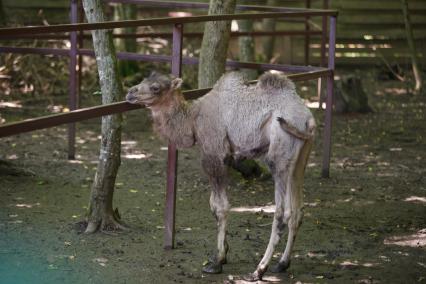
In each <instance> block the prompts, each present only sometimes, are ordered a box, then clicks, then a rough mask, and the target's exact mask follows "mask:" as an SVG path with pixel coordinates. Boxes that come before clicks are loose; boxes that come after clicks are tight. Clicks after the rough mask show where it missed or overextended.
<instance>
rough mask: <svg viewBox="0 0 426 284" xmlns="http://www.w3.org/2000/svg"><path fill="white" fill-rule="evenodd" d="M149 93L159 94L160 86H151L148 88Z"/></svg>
mask: <svg viewBox="0 0 426 284" xmlns="http://www.w3.org/2000/svg"><path fill="white" fill-rule="evenodd" d="M150 89H151V91H152V92H153V93H155V94H157V93H158V92H160V86H159V85H158V84H152V85H151V87H150Z"/></svg>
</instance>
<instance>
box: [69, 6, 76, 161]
mask: <svg viewBox="0 0 426 284" xmlns="http://www.w3.org/2000/svg"><path fill="white" fill-rule="evenodd" d="M77 4H78V3H77V0H71V23H72V24H74V23H77V21H78V18H77V17H78V12H77V10H78V5H77ZM70 43H71V48H70V50H69V57H70V62H69V72H70V75H69V102H68V107H69V109H70V110H75V109H77V101H78V98H77V72H76V67H77V33H76V32H71V33H70ZM75 133H76V125H75V123H70V124H68V159H69V160H74V159H75Z"/></svg>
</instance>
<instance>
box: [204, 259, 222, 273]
mask: <svg viewBox="0 0 426 284" xmlns="http://www.w3.org/2000/svg"><path fill="white" fill-rule="evenodd" d="M203 272H204V273H209V274H219V273H222V264H221V263H220V262H217V261H213V262H211V261H209V262H208V263H207V264H206V265H205V266H204V267H203Z"/></svg>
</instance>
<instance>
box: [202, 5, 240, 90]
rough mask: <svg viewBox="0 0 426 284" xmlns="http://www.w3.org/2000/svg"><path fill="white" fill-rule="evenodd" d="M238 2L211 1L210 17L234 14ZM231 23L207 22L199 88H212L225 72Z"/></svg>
mask: <svg viewBox="0 0 426 284" xmlns="http://www.w3.org/2000/svg"><path fill="white" fill-rule="evenodd" d="M235 5H236V0H210V6H209V15H219V14H232V13H234V12H235ZM230 33H231V21H218V22H207V23H206V24H205V26H204V37H203V42H202V44H201V52H200V63H199V66H198V87H199V88H207V87H211V86H213V85H214V83H216V81H217V80H218V79H219V78H220V76H222V74H223V73H224V72H225V63H226V55H227V51H228V44H229V38H230Z"/></svg>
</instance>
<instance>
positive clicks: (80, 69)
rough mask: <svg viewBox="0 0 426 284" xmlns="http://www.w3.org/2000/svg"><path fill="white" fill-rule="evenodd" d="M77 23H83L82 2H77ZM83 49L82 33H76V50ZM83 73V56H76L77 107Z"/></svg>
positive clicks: (81, 0) (78, 105)
mask: <svg viewBox="0 0 426 284" xmlns="http://www.w3.org/2000/svg"><path fill="white" fill-rule="evenodd" d="M78 4H79V5H78V21H79V22H80V23H84V19H85V16H84V9H83V0H80V1H78ZM83 47H84V31H80V32H79V33H78V49H82V48H83ZM82 72H83V56H82V55H81V54H79V55H78V74H77V97H78V101H77V107H78V108H79V107H80V103H81V101H80V100H81V78H82Z"/></svg>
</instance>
